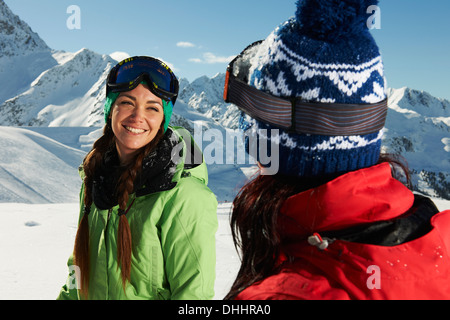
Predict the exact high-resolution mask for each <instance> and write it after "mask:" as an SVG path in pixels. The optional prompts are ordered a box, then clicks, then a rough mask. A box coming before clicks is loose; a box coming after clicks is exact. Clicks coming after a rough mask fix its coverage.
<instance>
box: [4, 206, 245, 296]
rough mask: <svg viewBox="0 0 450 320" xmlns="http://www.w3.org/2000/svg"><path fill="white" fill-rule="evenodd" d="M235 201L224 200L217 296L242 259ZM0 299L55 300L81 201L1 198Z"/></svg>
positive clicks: (63, 277)
mask: <svg viewBox="0 0 450 320" xmlns="http://www.w3.org/2000/svg"><path fill="white" fill-rule="evenodd" d="M229 211H230V204H229V203H228V204H224V203H222V204H219V208H218V212H217V214H218V220H219V229H218V231H217V234H216V248H217V263H216V275H217V278H216V283H215V293H216V295H215V299H218V300H220V299H222V298H223V297H224V296H225V295H226V294H227V292H228V290H229V288H230V287H231V285H232V282H233V281H234V279H235V276H236V273H237V271H238V268H239V265H240V261H239V257H238V255H237V253H236V251H235V249H234V245H233V243H232V240H231V232H230V227H229V222H228V213H229ZM0 217H1V219H2V221H3V223H2V224H0V242H1V243H2V245H1V246H0V259H1V261H2V263H1V264H0V300H54V299H56V297H57V296H58V294H59V291H60V290H61V287H62V286H63V285H64V284H65V283H66V279H67V277H68V275H69V273H68V268H67V259H68V258H69V255H70V254H71V252H72V250H73V244H74V241H75V234H76V226H77V220H78V204H70V203H69V204H38V205H36V204H35V205H30V204H22V203H21V204H18V203H7V204H4V203H0Z"/></svg>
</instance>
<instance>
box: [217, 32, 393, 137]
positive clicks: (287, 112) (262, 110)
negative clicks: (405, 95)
mask: <svg viewBox="0 0 450 320" xmlns="http://www.w3.org/2000/svg"><path fill="white" fill-rule="evenodd" d="M261 43H262V41H257V42H255V43H253V44H251V45H249V46H248V47H247V48H246V49H245V50H244V51H242V52H241V53H240V54H239V55H238V56H237V57H236V58H235V59H233V61H231V62H230V64H229V65H228V68H227V72H226V77H225V87H224V97H223V98H224V100H225V102H227V103H233V104H235V105H236V106H237V107H238V108H239V109H240V110H241V111H243V112H245V113H246V114H248V115H249V116H251V117H252V118H254V119H256V120H259V121H262V122H265V123H268V124H270V125H273V126H275V127H278V128H280V129H283V130H285V131H287V132H293V133H298V134H314V135H325V136H351V135H365V134H370V133H375V132H378V131H380V130H381V129H382V128H383V127H384V125H385V122H386V116H387V110H388V104H387V99H385V100H383V101H381V102H379V103H374V104H339V103H318V102H308V101H305V100H303V99H301V98H300V97H275V96H273V95H271V94H269V93H266V92H263V91H260V90H258V89H256V88H254V87H252V86H250V85H248V77H249V68H250V63H249V61H250V60H251V58H252V57H253V56H254V55H255V54H256V52H257V51H258V46H259V45H261Z"/></svg>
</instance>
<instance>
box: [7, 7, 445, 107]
mask: <svg viewBox="0 0 450 320" xmlns="http://www.w3.org/2000/svg"><path fill="white" fill-rule="evenodd" d="M0 1H5V2H6V4H7V5H8V6H9V7H10V8H11V10H12V11H13V12H14V13H15V14H17V15H19V17H20V18H21V19H22V20H24V21H25V22H27V23H28V24H29V25H30V26H31V28H32V29H33V31H35V32H37V33H38V34H39V35H40V36H41V38H42V39H43V40H44V41H45V42H46V43H47V44H48V45H49V46H50V47H51V48H52V49H56V50H65V51H68V52H76V51H78V50H80V49H81V48H89V49H91V50H93V51H95V52H98V53H101V54H109V53H112V52H115V51H123V52H127V53H128V54H130V55H150V56H155V57H160V58H163V59H164V60H165V61H167V62H168V63H170V64H171V65H172V66H173V67H174V69H175V73H176V74H177V76H178V77H180V78H181V77H185V78H188V79H189V80H190V81H192V80H194V79H196V78H198V77H200V76H202V75H207V76H209V77H211V76H214V75H215V74H216V73H218V72H225V69H226V66H227V61H229V59H230V57H232V56H234V55H236V54H238V53H239V52H241V51H242V50H243V49H244V48H245V47H246V46H247V45H248V44H250V43H252V42H254V41H256V40H260V39H264V38H266V37H267V36H268V35H269V34H270V32H271V31H272V30H274V29H275V28H276V27H277V26H278V25H279V24H280V23H282V22H284V21H286V20H287V19H288V18H290V17H291V16H293V15H294V13H295V3H296V1H295V0H227V1H217V0H167V1H161V0H159V1H155V0H130V1H125V2H124V1H118V0H108V1H107V0H39V1H36V0H0ZM70 5H77V6H78V7H79V8H80V27H81V29H73V30H71V29H69V28H68V27H67V24H66V22H67V20H68V19H69V18H70V16H71V15H72V14H71V13H67V8H68V7H69V6H70ZM379 6H380V8H381V20H380V22H381V28H380V29H374V30H372V34H373V35H374V37H375V39H376V40H377V42H378V45H379V47H380V48H381V51H382V55H383V59H384V63H385V70H386V77H387V79H388V85H389V87H393V88H400V87H403V86H408V87H410V88H414V89H419V90H425V91H427V92H429V93H431V94H432V95H434V96H437V97H442V98H446V99H449V100H450V1H449V0H429V1H424V0H381V1H380V4H379ZM183 44H184V45H183Z"/></svg>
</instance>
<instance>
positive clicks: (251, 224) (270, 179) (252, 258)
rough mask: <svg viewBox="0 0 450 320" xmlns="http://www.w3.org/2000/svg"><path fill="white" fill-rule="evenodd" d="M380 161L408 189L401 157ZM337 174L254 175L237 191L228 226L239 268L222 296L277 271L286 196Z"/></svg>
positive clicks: (384, 157) (388, 156)
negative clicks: (321, 175) (280, 221)
mask: <svg viewBox="0 0 450 320" xmlns="http://www.w3.org/2000/svg"><path fill="white" fill-rule="evenodd" d="M382 162H388V163H390V164H391V168H392V173H393V176H394V177H395V178H397V179H398V180H400V181H402V180H404V181H402V182H403V183H404V184H405V185H407V186H408V187H409V188H411V185H410V176H409V173H408V172H409V170H408V168H407V165H406V161H404V159H402V158H400V157H399V156H395V155H391V154H382V155H381V156H380V159H379V162H378V163H382ZM337 177H338V175H334V176H328V177H321V178H316V177H315V178H306V177H287V176H282V175H273V176H271V175H257V176H256V178H254V179H253V180H251V181H250V182H249V183H247V184H246V185H245V186H244V187H243V188H242V189H241V190H240V191H239V194H238V195H237V196H236V198H235V199H234V201H233V211H232V214H231V221H230V225H231V233H232V237H233V241H234V244H235V247H236V249H237V250H238V251H239V252H240V253H241V267H240V269H239V271H238V274H237V276H236V279H235V281H234V283H233V285H232V287H231V289H230V291H229V292H228V294H227V295H226V296H225V298H224V299H226V300H231V299H234V298H235V297H236V296H237V295H238V294H239V293H240V292H241V291H242V290H244V289H245V288H247V287H249V286H251V285H252V284H254V283H256V282H258V281H260V280H263V279H265V278H267V277H268V276H270V275H272V274H274V273H276V272H277V268H278V263H277V261H279V258H280V242H281V241H280V234H279V231H278V228H277V220H278V215H279V212H280V209H281V207H282V205H283V204H284V202H285V201H286V199H287V198H289V197H290V196H292V195H294V194H297V193H300V192H303V191H306V190H309V189H311V188H316V187H318V186H320V185H322V184H324V183H327V182H329V181H331V180H333V179H335V178H337Z"/></svg>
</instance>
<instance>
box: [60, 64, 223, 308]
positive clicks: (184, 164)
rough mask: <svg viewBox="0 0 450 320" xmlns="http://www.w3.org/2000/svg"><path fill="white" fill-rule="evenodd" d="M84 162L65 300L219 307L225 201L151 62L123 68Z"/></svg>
mask: <svg viewBox="0 0 450 320" xmlns="http://www.w3.org/2000/svg"><path fill="white" fill-rule="evenodd" d="M106 91H107V92H106V96H107V99H106V103H105V120H106V126H105V128H104V131H103V136H102V137H101V138H100V139H98V140H97V141H96V142H95V143H94V145H93V148H92V150H91V151H90V153H89V154H88V155H87V156H86V158H85V160H84V161H83V166H82V167H81V168H80V176H81V177H82V179H83V185H82V189H81V193H80V204H81V205H80V223H79V227H78V231H77V235H76V239H75V246H74V252H73V255H72V256H71V257H70V258H69V261H68V266H69V270H70V271H71V273H70V274H69V277H68V280H67V283H66V285H64V286H63V288H62V290H61V292H60V294H59V296H58V299H173V300H174V299H211V298H213V296H214V280H215V263H216V255H215V233H216V230H217V215H216V210H217V200H216V198H215V196H214V194H213V193H212V192H211V190H210V189H209V188H208V187H207V183H208V174H207V169H206V165H205V163H204V161H203V156H202V154H201V151H200V150H199V149H198V147H197V146H196V145H195V143H194V141H193V139H192V137H191V135H190V134H189V133H188V132H187V131H186V130H185V129H183V128H181V127H169V126H168V124H169V121H170V117H171V114H172V108H173V105H174V103H175V101H176V97H177V94H178V81H177V79H176V77H175V75H174V74H173V73H172V71H171V70H170V69H169V67H168V66H167V65H166V64H164V63H163V62H161V61H159V60H157V59H154V58H150V57H133V58H129V59H126V60H124V61H122V62H120V63H119V64H118V65H117V66H115V67H114V68H113V69H112V70H111V72H110V74H109V76H108V80H107V89H106Z"/></svg>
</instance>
